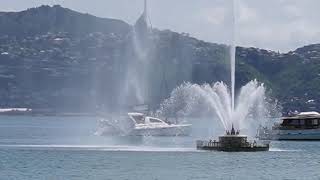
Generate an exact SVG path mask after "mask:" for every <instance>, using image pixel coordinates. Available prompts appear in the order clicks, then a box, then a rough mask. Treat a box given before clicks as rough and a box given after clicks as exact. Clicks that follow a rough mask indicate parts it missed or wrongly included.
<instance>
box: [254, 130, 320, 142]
mask: <svg viewBox="0 0 320 180" xmlns="http://www.w3.org/2000/svg"><path fill="white" fill-rule="evenodd" d="M259 139H261V140H286V141H320V129H305V130H271V132H270V133H269V134H267V135H261V136H260V137H259Z"/></svg>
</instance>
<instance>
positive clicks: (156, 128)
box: [96, 113, 191, 136]
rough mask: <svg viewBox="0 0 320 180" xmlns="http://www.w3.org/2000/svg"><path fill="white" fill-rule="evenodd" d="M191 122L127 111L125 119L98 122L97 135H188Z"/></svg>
mask: <svg viewBox="0 0 320 180" xmlns="http://www.w3.org/2000/svg"><path fill="white" fill-rule="evenodd" d="M190 133H191V124H172V123H169V122H165V121H163V120H161V119H159V118H155V117H151V116H146V115H145V114H143V113H128V117H127V118H125V119H121V120H117V121H110V120H106V119H102V120H100V122H99V129H98V131H97V133H96V134H98V135H116V134H119V135H130V136H188V135H190Z"/></svg>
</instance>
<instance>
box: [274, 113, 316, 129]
mask: <svg viewBox="0 0 320 180" xmlns="http://www.w3.org/2000/svg"><path fill="white" fill-rule="evenodd" d="M318 128H320V114H319V113H317V112H303V113H300V114H298V115H296V116H293V117H284V118H282V123H281V124H280V126H279V129H283V130H285V129H318Z"/></svg>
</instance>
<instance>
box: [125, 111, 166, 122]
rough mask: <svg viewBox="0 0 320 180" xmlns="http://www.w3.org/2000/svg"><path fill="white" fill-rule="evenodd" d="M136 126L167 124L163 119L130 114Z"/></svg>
mask: <svg viewBox="0 0 320 180" xmlns="http://www.w3.org/2000/svg"><path fill="white" fill-rule="evenodd" d="M128 115H129V117H130V118H131V119H132V120H133V121H134V123H135V124H167V123H165V122H164V121H162V120H161V119H158V118H154V117H149V116H145V115H144V114H142V113H128Z"/></svg>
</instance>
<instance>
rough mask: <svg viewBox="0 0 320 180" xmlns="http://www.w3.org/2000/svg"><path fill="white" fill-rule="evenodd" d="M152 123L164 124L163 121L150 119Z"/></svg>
mask: <svg viewBox="0 0 320 180" xmlns="http://www.w3.org/2000/svg"><path fill="white" fill-rule="evenodd" d="M150 122H151V123H162V121H160V120H159V119H155V118H150Z"/></svg>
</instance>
